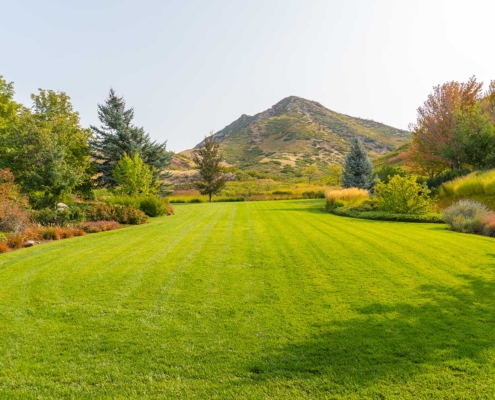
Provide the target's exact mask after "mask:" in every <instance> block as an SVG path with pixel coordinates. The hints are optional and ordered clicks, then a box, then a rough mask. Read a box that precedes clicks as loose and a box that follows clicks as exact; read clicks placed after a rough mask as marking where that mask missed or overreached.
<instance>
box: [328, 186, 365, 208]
mask: <svg viewBox="0 0 495 400" xmlns="http://www.w3.org/2000/svg"><path fill="white" fill-rule="evenodd" d="M369 197H370V194H369V192H368V191H367V190H366V189H360V188H348V189H342V190H329V191H327V192H326V193H325V199H326V201H327V204H326V208H327V210H331V209H333V208H337V207H343V206H345V205H346V204H348V205H357V204H360V203H362V202H363V201H365V200H367V199H368V198H369Z"/></svg>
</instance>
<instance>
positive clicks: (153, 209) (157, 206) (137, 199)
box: [107, 196, 170, 217]
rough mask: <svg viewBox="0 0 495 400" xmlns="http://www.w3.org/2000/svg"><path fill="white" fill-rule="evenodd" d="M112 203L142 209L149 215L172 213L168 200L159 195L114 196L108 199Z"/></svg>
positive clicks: (157, 215) (158, 215) (156, 215)
mask: <svg viewBox="0 0 495 400" xmlns="http://www.w3.org/2000/svg"><path fill="white" fill-rule="evenodd" d="M107 203H108V204H111V205H122V206H127V207H133V208H135V209H137V210H141V211H142V212H144V213H145V214H146V215H147V216H148V217H160V216H162V215H170V214H169V213H168V211H167V210H168V209H167V206H168V201H167V200H166V199H164V198H160V197H157V196H113V197H111V198H109V199H107Z"/></svg>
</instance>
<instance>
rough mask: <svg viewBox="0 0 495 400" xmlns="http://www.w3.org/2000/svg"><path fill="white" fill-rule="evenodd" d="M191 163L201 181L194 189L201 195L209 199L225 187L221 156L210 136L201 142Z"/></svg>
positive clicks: (218, 148) (217, 145) (217, 146)
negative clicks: (194, 166) (197, 171)
mask: <svg viewBox="0 0 495 400" xmlns="http://www.w3.org/2000/svg"><path fill="white" fill-rule="evenodd" d="M193 161H194V163H195V164H196V168H197V169H198V170H199V173H200V175H201V177H202V178H203V180H202V181H199V182H196V187H197V188H198V189H199V192H200V193H201V194H207V195H208V196H209V199H210V203H211V197H212V196H213V195H214V194H217V193H218V192H219V191H220V190H221V189H222V188H223V187H224V186H225V178H224V176H223V174H222V166H221V165H220V162H221V161H222V155H221V154H220V145H219V144H218V143H215V138H214V137H213V135H210V136H208V137H206V138H205V140H204V141H203V147H201V148H200V149H199V150H198V152H197V154H194V155H193Z"/></svg>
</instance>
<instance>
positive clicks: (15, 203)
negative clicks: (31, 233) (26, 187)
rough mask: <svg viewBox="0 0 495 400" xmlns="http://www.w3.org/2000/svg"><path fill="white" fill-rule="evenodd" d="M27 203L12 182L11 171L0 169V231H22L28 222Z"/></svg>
mask: <svg viewBox="0 0 495 400" xmlns="http://www.w3.org/2000/svg"><path fill="white" fill-rule="evenodd" d="M28 204H29V203H28V201H27V199H26V197H25V196H22V195H21V194H20V193H19V189H18V188H17V186H16V185H15V184H14V175H13V174H12V172H10V170H8V169H2V170H0V231H6V232H20V231H22V230H23V229H24V228H25V227H26V226H27V225H28V224H29V222H30V220H29V213H28V208H29V206H28Z"/></svg>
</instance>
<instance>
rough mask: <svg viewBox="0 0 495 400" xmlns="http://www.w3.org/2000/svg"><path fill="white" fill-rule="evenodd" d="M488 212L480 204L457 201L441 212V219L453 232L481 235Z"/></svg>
mask: <svg viewBox="0 0 495 400" xmlns="http://www.w3.org/2000/svg"><path fill="white" fill-rule="evenodd" d="M488 212H489V210H488V207H486V206H485V205H484V204H481V203H480V202H477V201H472V200H459V201H458V202H456V203H454V204H452V205H451V206H450V207H448V208H446V209H445V210H444V211H443V219H444V221H445V222H446V223H447V224H448V225H449V226H450V228H451V229H452V230H454V231H457V232H470V233H483V228H484V224H483V221H484V218H485V217H486V215H487V214H488Z"/></svg>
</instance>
